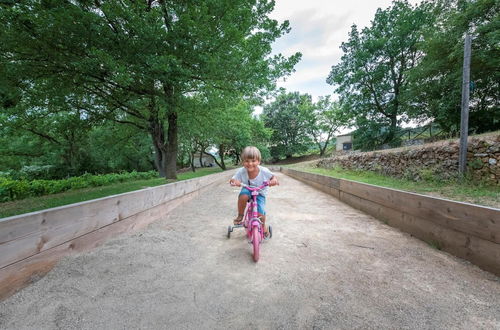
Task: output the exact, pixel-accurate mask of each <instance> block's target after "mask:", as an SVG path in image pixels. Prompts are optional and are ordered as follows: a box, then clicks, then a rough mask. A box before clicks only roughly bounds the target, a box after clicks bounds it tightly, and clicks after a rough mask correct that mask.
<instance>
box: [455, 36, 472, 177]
mask: <svg viewBox="0 0 500 330" xmlns="http://www.w3.org/2000/svg"><path fill="white" fill-rule="evenodd" d="M470 58H471V37H470V35H469V34H468V33H467V34H466V35H465V43H464V67H463V80H462V112H461V115H460V154H459V159H458V173H459V175H460V177H463V176H464V174H465V171H466V169H467V138H468V130H469V93H470V87H469V81H470Z"/></svg>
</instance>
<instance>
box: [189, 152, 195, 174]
mask: <svg viewBox="0 0 500 330" xmlns="http://www.w3.org/2000/svg"><path fill="white" fill-rule="evenodd" d="M189 165H191V171H193V172H196V169H195V167H194V152H190V153H189Z"/></svg>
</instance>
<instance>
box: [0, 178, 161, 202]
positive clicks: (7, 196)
mask: <svg viewBox="0 0 500 330" xmlns="http://www.w3.org/2000/svg"><path fill="white" fill-rule="evenodd" d="M157 176H158V173H156V172H154V171H150V172H130V173H119V174H117V173H113V174H104V175H91V174H88V173H86V174H84V175H82V176H79V177H72V178H68V179H64V180H31V181H29V180H26V179H22V180H13V179H9V178H6V177H0V202H5V201H11V200H17V199H23V198H27V197H33V196H42V195H48V194H56V193H60V192H63V191H66V190H70V189H81V188H87V187H97V186H104V185H109V184H112V183H116V182H124V181H131V180H144V179H150V178H154V177H157Z"/></svg>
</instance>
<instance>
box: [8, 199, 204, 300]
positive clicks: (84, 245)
mask: <svg viewBox="0 0 500 330" xmlns="http://www.w3.org/2000/svg"><path fill="white" fill-rule="evenodd" d="M199 193H200V192H199V191H194V192H191V193H189V194H186V195H185V196H182V197H179V198H177V199H174V200H171V201H168V202H166V203H164V204H161V205H157V206H155V207H153V208H151V209H148V210H146V211H144V212H140V213H138V214H135V215H133V216H131V217H128V218H127V219H123V220H122V221H120V222H117V223H113V224H111V225H108V226H106V227H103V228H100V229H98V230H95V231H93V232H90V233H87V234H86V235H83V236H80V237H78V238H75V239H73V240H71V241H68V242H65V243H64V244H61V245H58V246H56V247H54V248H51V249H48V250H45V251H43V252H41V253H38V254H36V255H33V256H30V257H28V258H26V259H24V260H21V261H18V262H16V263H13V264H11V265H9V266H7V267H4V268H1V269H0V300H2V299H5V298H7V297H9V296H10V295H12V294H13V293H14V292H16V291H17V290H19V289H21V288H22V287H24V286H26V285H29V284H30V282H31V278H32V277H33V276H43V275H44V274H46V273H47V272H49V271H50V270H51V269H52V268H53V266H54V265H55V264H56V263H57V261H58V260H59V259H60V258H62V257H63V256H66V255H69V254H72V253H75V252H82V251H87V250H90V249H92V248H94V247H96V246H98V245H100V244H102V243H104V242H105V241H106V240H107V239H109V238H110V237H113V236H117V235H119V234H122V233H125V232H129V231H133V230H138V229H140V228H143V227H145V226H146V225H148V224H150V223H151V222H153V221H156V220H158V219H161V218H162V217H164V216H165V215H166V214H168V213H169V212H171V211H172V210H173V209H174V208H176V207H178V206H179V205H181V204H182V203H184V202H186V201H188V200H190V199H192V198H193V197H196V196H197V195H198V194H199Z"/></svg>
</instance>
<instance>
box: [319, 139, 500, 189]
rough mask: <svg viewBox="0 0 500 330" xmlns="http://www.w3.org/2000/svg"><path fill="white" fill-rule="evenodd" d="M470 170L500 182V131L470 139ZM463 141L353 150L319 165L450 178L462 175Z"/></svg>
mask: <svg viewBox="0 0 500 330" xmlns="http://www.w3.org/2000/svg"><path fill="white" fill-rule="evenodd" d="M467 151H468V152H467V170H468V175H470V176H471V177H472V178H474V179H475V180H482V181H485V182H488V183H491V184H497V185H498V184H500V134H498V133H496V134H492V135H487V136H477V137H471V138H469V144H468V150H467ZM458 154H459V140H450V141H444V142H443V141H440V142H435V143H431V144H426V145H421V146H414V147H406V148H397V149H391V150H381V151H372V152H353V153H348V154H343V155H337V156H334V157H332V158H326V159H323V160H321V161H319V162H318V167H324V168H329V167H334V166H341V167H342V168H345V169H358V170H369V171H375V172H378V173H382V174H384V175H390V176H394V177H398V178H407V179H410V180H415V181H419V180H423V179H445V180H446V179H450V178H455V177H457V176H458Z"/></svg>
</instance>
